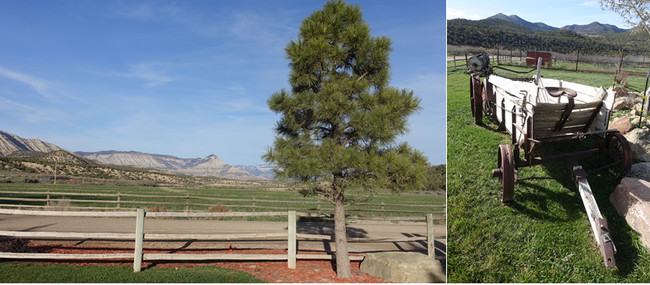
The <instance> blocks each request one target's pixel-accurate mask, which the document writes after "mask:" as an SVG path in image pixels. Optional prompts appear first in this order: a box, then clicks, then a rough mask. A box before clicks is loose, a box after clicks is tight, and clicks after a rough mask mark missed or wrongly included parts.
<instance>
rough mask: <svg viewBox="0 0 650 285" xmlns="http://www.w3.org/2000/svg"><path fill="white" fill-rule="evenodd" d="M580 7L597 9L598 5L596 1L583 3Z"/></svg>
mask: <svg viewBox="0 0 650 285" xmlns="http://www.w3.org/2000/svg"><path fill="white" fill-rule="evenodd" d="M581 5H582V6H585V7H598V3H596V1H584V2H582V4H581Z"/></svg>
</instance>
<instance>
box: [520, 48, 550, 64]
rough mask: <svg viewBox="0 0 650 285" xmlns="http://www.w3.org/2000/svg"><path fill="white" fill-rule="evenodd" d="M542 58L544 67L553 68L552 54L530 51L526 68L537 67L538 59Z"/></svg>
mask: <svg viewBox="0 0 650 285" xmlns="http://www.w3.org/2000/svg"><path fill="white" fill-rule="evenodd" d="M540 57H541V58H542V66H544V67H551V53H550V52H537V51H529V52H528V54H527V55H526V66H537V58H540Z"/></svg>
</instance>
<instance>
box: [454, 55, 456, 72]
mask: <svg viewBox="0 0 650 285" xmlns="http://www.w3.org/2000/svg"><path fill="white" fill-rule="evenodd" d="M454 69H456V55H455V54H454Z"/></svg>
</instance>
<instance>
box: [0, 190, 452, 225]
mask: <svg viewBox="0 0 650 285" xmlns="http://www.w3.org/2000/svg"><path fill="white" fill-rule="evenodd" d="M160 200H166V201H160ZM206 201H207V202H206ZM209 202H215V203H225V204H219V205H221V206H225V207H227V208H228V210H229V209H230V208H232V209H241V210H244V211H246V210H250V211H251V212H257V211H267V212H268V211H299V212H306V213H308V214H310V215H311V216H304V215H302V217H332V216H333V211H334V208H333V207H332V206H329V204H327V203H325V202H322V201H281V200H262V199H235V198H217V197H198V196H189V195H185V196H182V195H175V196H174V195H142V194H122V193H117V194H105V193H74V192H53V191H47V192H45V191H0V207H3V208H18V209H29V208H32V209H54V208H65V209H66V210H102V211H107V210H110V211H121V210H127V209H135V208H137V207H142V205H147V206H148V207H152V206H153V207H156V206H160V207H176V208H180V209H184V210H185V212H197V211H210V209H211V207H215V206H217V205H216V204H215V203H212V204H209ZM103 205H105V206H103ZM292 205H294V206H292ZM324 205H328V206H324ZM170 210H171V209H170ZM176 210H178V209H176ZM241 210H238V212H243V211H241ZM346 211H348V212H359V213H364V214H365V216H371V217H374V216H380V217H385V218H386V220H390V218H389V217H390V216H394V215H401V214H405V215H417V216H420V217H421V216H423V215H426V214H427V213H435V214H437V216H438V217H441V216H444V215H445V213H446V205H444V204H438V205H435V204H396V203H383V202H382V203H355V204H352V205H350V206H348V207H347V208H346ZM195 217H196V216H195ZM350 217H358V218H359V219H364V218H365V217H364V216H352V215H351V216H350ZM371 219H372V218H371ZM420 219H421V218H420ZM438 220H442V219H441V218H439V219H438Z"/></svg>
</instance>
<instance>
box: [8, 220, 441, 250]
mask: <svg viewBox="0 0 650 285" xmlns="http://www.w3.org/2000/svg"><path fill="white" fill-rule="evenodd" d="M134 229H135V219H134V218H91V217H38V216H14V215H0V230H6V231H32V232H87V233H133V232H134ZM286 231H287V223H286V222H249V221H219V220H172V219H154V218H148V219H146V221H145V233H181V234H182V233H194V234H211V233H213V234H236V233H286ZM297 232H298V233H304V234H319V235H333V224H332V223H311V222H310V223H298V224H297ZM445 235H446V227H445V226H444V225H437V226H434V236H435V238H436V244H435V245H436V251H437V255H438V258H440V259H444V258H445V257H444V252H445V251H446V250H445V247H446V236H445ZM348 236H349V237H350V238H369V239H379V238H405V237H425V236H426V225H425V224H424V223H406V224H356V223H353V224H348ZM57 242H59V243H61V244H66V243H67V244H76V245H84V246H87V245H106V241H90V240H85V241H78V240H75V241H68V242H66V241H57ZM111 243H112V244H115V243H118V244H119V243H123V244H124V246H127V247H128V246H132V243H133V242H132V241H124V242H111ZM229 246H233V247H237V248H282V247H286V241H284V242H282V241H227V242H215V241H210V242H203V241H176V242H169V241H164V242H163V241H149V242H145V247H152V248H158V247H161V248H207V247H229ZM298 246H299V250H314V251H325V252H331V251H332V250H333V248H334V244H333V243H332V242H326V241H300V242H299V244H298ZM376 251H421V252H426V244H425V242H424V241H413V242H373V243H356V242H352V243H350V253H351V254H363V253H370V252H376Z"/></svg>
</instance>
